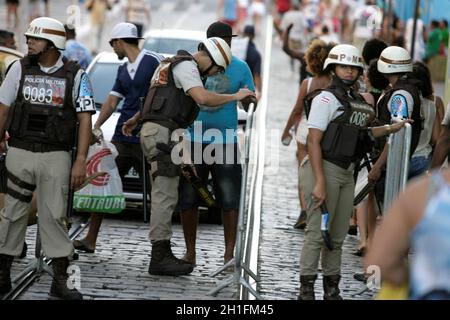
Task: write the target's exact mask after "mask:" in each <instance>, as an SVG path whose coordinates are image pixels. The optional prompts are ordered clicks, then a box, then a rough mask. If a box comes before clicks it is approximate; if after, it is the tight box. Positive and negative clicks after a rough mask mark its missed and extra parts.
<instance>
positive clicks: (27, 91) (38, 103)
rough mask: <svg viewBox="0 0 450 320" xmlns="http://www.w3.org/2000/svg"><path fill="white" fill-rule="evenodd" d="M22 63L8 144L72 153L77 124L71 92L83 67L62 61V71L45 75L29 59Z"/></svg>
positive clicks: (9, 121)
mask: <svg viewBox="0 0 450 320" xmlns="http://www.w3.org/2000/svg"><path fill="white" fill-rule="evenodd" d="M20 63H21V66H22V77H21V79H20V85H19V90H18V93H17V99H16V101H15V102H14V104H13V105H12V107H11V110H10V113H9V117H10V118H9V120H8V126H7V130H8V133H9V134H10V136H11V138H10V140H9V141H8V143H9V145H10V146H13V147H14V146H18V147H21V145H23V144H24V143H28V145H31V144H33V143H35V144H43V145H48V146H50V147H51V149H50V150H51V151H57V150H70V149H71V147H72V145H73V143H74V134H75V127H76V122H77V116H76V111H75V106H74V105H73V100H72V89H73V85H74V79H75V75H76V74H77V72H78V70H79V69H80V66H79V65H78V64H77V63H76V62H74V61H69V60H67V59H66V58H63V63H64V65H63V66H62V67H61V68H59V69H58V70H57V71H55V72H54V73H45V72H43V71H42V70H41V69H40V67H39V66H38V65H37V64H31V62H30V60H29V58H27V57H25V58H23V59H21V60H20Z"/></svg>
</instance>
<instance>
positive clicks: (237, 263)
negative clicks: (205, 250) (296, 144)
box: [209, 103, 259, 297]
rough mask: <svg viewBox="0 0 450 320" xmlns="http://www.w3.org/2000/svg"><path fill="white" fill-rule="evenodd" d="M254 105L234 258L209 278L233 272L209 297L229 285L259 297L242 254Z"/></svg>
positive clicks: (248, 127)
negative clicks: (246, 290) (247, 277)
mask: <svg viewBox="0 0 450 320" xmlns="http://www.w3.org/2000/svg"><path fill="white" fill-rule="evenodd" d="M254 108H255V106H254V104H253V103H252V104H250V107H249V110H248V115H247V121H246V126H245V127H246V129H245V138H244V157H243V163H242V185H241V196H240V203H239V220H238V227H237V234H236V248H235V255H234V258H233V259H231V260H230V261H228V262H227V263H226V264H225V265H224V266H222V267H220V268H219V269H218V270H217V271H215V272H213V273H212V274H211V275H210V276H211V277H215V276H216V275H218V274H219V273H221V272H223V271H224V270H226V269H228V268H230V267H233V266H234V272H233V274H232V275H231V276H229V277H228V278H227V279H225V280H224V281H223V282H222V283H220V284H219V285H218V286H217V287H216V288H215V289H213V290H211V291H210V292H209V294H210V295H213V296H215V295H217V293H218V292H219V291H220V290H222V289H224V288H226V287H228V286H230V285H238V286H239V285H241V286H244V287H245V288H247V289H248V290H249V291H251V292H252V294H253V295H254V296H257V297H259V295H258V293H257V292H256V291H255V290H254V289H253V288H252V287H251V286H250V284H249V282H248V281H247V280H246V279H245V277H244V273H245V272H246V273H248V274H250V275H251V276H252V277H253V278H254V279H256V275H255V274H254V273H253V272H252V271H251V270H250V269H249V268H248V266H247V265H246V264H245V262H244V260H245V259H244V258H245V257H244V252H245V246H246V239H247V232H246V227H247V226H248V223H247V221H248V218H249V215H251V214H249V211H248V210H246V207H247V202H248V201H251V199H250V200H249V198H247V181H248V173H249V172H248V171H249V163H250V147H251V145H252V144H251V137H252V132H253V129H254V127H253V118H254V113H253V111H254Z"/></svg>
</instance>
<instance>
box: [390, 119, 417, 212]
mask: <svg viewBox="0 0 450 320" xmlns="http://www.w3.org/2000/svg"><path fill="white" fill-rule="evenodd" d="M411 137H412V127H411V125H410V124H409V123H407V124H406V125H405V127H404V128H403V129H401V130H400V131H399V132H397V133H396V134H391V135H390V136H389V140H388V145H389V150H388V158H387V167H386V186H385V192H384V204H383V212H384V213H386V212H387V211H388V209H389V207H390V206H391V205H392V202H393V201H394V200H395V199H396V198H397V195H398V194H399V193H400V192H401V191H403V190H404V189H405V186H406V182H407V181H408V172H409V158H410V152H411Z"/></svg>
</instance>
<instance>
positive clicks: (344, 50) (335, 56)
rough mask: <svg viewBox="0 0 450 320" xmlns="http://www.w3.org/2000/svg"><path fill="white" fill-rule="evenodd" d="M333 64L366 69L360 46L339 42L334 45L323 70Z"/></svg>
mask: <svg viewBox="0 0 450 320" xmlns="http://www.w3.org/2000/svg"><path fill="white" fill-rule="evenodd" d="M332 64H341V65H345V66H355V67H358V68H361V69H364V65H363V59H362V57H361V53H360V52H359V50H358V48H356V47H355V46H352V45H349V44H339V45H337V46H335V47H333V49H331V51H330V53H329V54H328V58H327V59H326V60H325V63H324V64H323V70H325V69H326V68H327V67H328V66H329V65H332Z"/></svg>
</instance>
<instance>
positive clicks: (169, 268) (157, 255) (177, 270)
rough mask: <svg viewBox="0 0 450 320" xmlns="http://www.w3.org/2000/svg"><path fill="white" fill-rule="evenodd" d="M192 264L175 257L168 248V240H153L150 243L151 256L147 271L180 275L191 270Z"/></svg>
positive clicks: (154, 273)
mask: <svg viewBox="0 0 450 320" xmlns="http://www.w3.org/2000/svg"><path fill="white" fill-rule="evenodd" d="M192 270H194V265H193V264H192V263H189V262H187V261H184V260H181V259H178V258H176V257H175V256H174V255H173V253H172V249H171V248H170V240H160V241H155V242H154V243H153V244H152V258H151V260H150V266H149V268H148V273H150V274H153V275H166V276H182V275H186V274H189V273H191V272H192Z"/></svg>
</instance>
